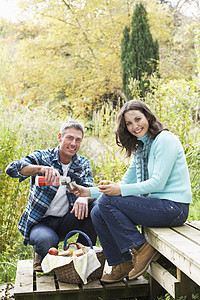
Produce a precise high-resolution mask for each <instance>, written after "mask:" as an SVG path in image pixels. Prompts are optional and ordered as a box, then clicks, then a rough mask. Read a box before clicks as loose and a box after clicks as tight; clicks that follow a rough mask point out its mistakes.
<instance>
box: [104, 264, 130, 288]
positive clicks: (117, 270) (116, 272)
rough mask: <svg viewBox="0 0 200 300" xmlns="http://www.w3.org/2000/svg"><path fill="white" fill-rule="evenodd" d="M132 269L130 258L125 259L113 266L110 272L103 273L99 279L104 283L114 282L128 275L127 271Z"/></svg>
mask: <svg viewBox="0 0 200 300" xmlns="http://www.w3.org/2000/svg"><path fill="white" fill-rule="evenodd" d="M132 269H133V264H132V261H131V260H128V261H125V262H123V263H121V264H119V265H116V266H113V267H112V271H111V273H110V274H105V275H103V276H102V278H101V279H100V280H101V281H102V282H105V283H114V282H118V281H121V280H122V279H124V278H125V277H128V273H129V272H130V270H132Z"/></svg>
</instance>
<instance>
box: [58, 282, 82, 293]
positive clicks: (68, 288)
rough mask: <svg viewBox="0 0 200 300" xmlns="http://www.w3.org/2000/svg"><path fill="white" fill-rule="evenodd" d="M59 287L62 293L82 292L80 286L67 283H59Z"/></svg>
mask: <svg viewBox="0 0 200 300" xmlns="http://www.w3.org/2000/svg"><path fill="white" fill-rule="evenodd" d="M58 287H59V290H60V291H64V292H67V291H68V292H78V291H79V290H80V288H79V286H78V284H73V283H65V282H60V281H58Z"/></svg>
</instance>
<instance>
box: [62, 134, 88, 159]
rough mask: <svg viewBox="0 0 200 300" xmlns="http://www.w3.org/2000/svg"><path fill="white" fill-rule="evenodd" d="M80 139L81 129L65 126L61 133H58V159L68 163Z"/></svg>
mask: <svg viewBox="0 0 200 300" xmlns="http://www.w3.org/2000/svg"><path fill="white" fill-rule="evenodd" d="M82 139H83V134H82V131H81V130H77V129H75V128H67V129H66V130H65V132H64V133H63V134H62V135H61V133H59V134H58V141H59V143H60V149H59V153H60V161H61V162H62V163H63V164H65V163H69V162H67V161H68V160H69V161H71V158H72V156H73V155H74V154H76V153H77V152H78V150H79V148H80V145H81V142H82Z"/></svg>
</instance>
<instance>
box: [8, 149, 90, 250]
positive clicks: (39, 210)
mask: <svg viewBox="0 0 200 300" xmlns="http://www.w3.org/2000/svg"><path fill="white" fill-rule="evenodd" d="M29 164H33V165H44V166H49V167H54V168H55V169H57V170H58V171H59V173H60V175H63V170H62V165H61V163H60V159H59V146H58V147H56V148H53V149H46V150H36V151H34V152H33V153H32V154H30V155H27V156H26V157H24V158H22V159H20V160H16V161H13V162H12V163H10V164H9V165H8V167H7V168H6V173H7V174H8V175H9V176H10V177H13V178H19V181H20V182H21V181H23V180H24V179H26V178H28V176H23V175H21V174H20V170H21V169H22V168H24V167H25V166H27V165H29ZM38 175H44V174H38ZM67 176H70V177H71V179H72V181H76V183H77V184H79V185H82V186H85V187H90V186H93V180H92V174H91V166H90V163H89V160H88V159H87V158H85V157H84V156H81V155H79V154H77V153H76V154H75V155H74V156H73V157H72V161H71V163H70V166H69V170H68V173H67ZM57 190H58V187H56V186H41V187H40V186H36V185H35V176H31V182H30V190H29V199H28V204H27V206H26V208H25V210H24V212H23V214H22V216H21V218H20V220H19V223H18V229H19V231H20V232H21V233H22V235H23V236H24V242H23V243H24V245H27V244H28V242H29V234H30V230H31V228H32V226H33V225H35V224H37V223H38V222H39V221H40V220H41V219H42V218H43V216H44V214H45V212H46V211H47V209H48V207H49V205H50V203H51V201H52V200H53V198H54V196H55V195H56V192H57ZM66 195H67V198H68V200H69V206H70V209H71V208H72V207H73V204H74V202H75V200H76V199H77V197H76V196H75V195H74V194H73V193H69V192H68V188H67V186H66Z"/></svg>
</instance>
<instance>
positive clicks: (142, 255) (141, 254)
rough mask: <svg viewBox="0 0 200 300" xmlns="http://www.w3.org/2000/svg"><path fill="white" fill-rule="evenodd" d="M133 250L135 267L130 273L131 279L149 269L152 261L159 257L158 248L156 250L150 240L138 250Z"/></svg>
mask: <svg viewBox="0 0 200 300" xmlns="http://www.w3.org/2000/svg"><path fill="white" fill-rule="evenodd" d="M131 252H132V255H133V258H132V262H133V265H134V268H133V269H132V270H131V271H130V272H129V274H128V278H129V279H130V280H133V279H136V278H137V277H139V276H140V275H142V274H143V273H144V272H145V271H146V270H147V269H148V266H149V265H150V263H151V261H152V260H156V259H158V258H159V254H158V252H157V250H155V249H154V248H153V247H152V246H151V245H150V244H149V243H148V242H145V243H144V244H143V245H142V247H141V248H140V249H139V250H138V251H137V250H135V249H134V248H133V249H132V250H131ZM157 254H158V256H157Z"/></svg>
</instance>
